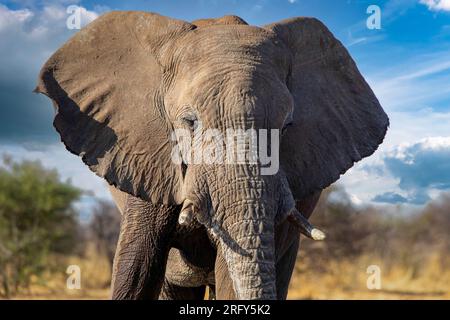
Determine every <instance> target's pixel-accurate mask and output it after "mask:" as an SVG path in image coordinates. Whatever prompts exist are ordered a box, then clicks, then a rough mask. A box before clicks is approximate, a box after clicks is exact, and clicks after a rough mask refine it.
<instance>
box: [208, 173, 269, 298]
mask: <svg viewBox="0 0 450 320" xmlns="http://www.w3.org/2000/svg"><path fill="white" fill-rule="evenodd" d="M266 178H267V177H266ZM270 180H271V178H268V179H263V178H262V177H258V176H256V177H255V176H252V177H250V178H249V177H241V178H239V177H234V178H231V179H230V177H229V176H228V175H227V176H226V177H222V179H221V183H220V185H221V186H222V187H219V188H218V189H217V190H216V192H213V193H212V198H211V200H212V205H213V207H214V208H215V215H214V218H215V219H214V220H213V221H212V222H211V223H212V228H213V232H215V233H216V234H217V236H218V238H219V243H220V250H221V254H222V256H223V258H224V260H225V262H226V265H227V269H228V271H229V274H230V277H231V280H232V282H233V288H234V291H235V294H236V298H238V299H252V300H253V299H276V298H277V295H276V286H275V282H276V275H275V252H274V251H275V248H274V222H275V221H274V213H275V211H276V207H275V201H273V199H274V198H276V196H274V195H275V193H273V190H271V191H270V190H269V189H270V188H269V187H268V183H270ZM269 193H272V195H271V196H270V195H269Z"/></svg>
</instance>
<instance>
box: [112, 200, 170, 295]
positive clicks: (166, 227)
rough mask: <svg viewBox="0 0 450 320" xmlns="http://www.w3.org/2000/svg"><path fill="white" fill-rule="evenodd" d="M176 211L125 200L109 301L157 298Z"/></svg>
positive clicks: (167, 207) (139, 201) (138, 201)
mask: <svg viewBox="0 0 450 320" xmlns="http://www.w3.org/2000/svg"><path fill="white" fill-rule="evenodd" d="M177 212H178V211H177V207H172V206H162V205H152V204H150V203H148V202H145V201H142V200H140V199H138V198H134V197H131V196H129V197H128V199H127V203H126V206H125V209H124V210H123V214H122V222H121V226H120V237H119V241H118V244H117V249H116V255H115V258H114V267H113V279H112V298H113V299H157V298H158V296H159V293H160V290H161V286H162V284H163V281H164V273H165V268H166V262H167V256H168V253H169V249H170V245H171V243H170V241H171V238H172V235H173V231H174V229H175V225H176V221H177Z"/></svg>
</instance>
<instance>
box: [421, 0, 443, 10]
mask: <svg viewBox="0 0 450 320" xmlns="http://www.w3.org/2000/svg"><path fill="white" fill-rule="evenodd" d="M420 3H422V4H424V5H426V6H427V7H428V9H429V10H432V11H441V10H442V11H450V0H420Z"/></svg>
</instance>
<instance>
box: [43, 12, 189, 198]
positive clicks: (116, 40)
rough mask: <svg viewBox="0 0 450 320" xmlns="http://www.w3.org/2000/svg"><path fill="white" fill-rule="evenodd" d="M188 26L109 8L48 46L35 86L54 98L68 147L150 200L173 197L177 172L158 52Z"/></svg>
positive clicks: (99, 171)
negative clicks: (50, 48)
mask: <svg viewBox="0 0 450 320" xmlns="http://www.w3.org/2000/svg"><path fill="white" fill-rule="evenodd" d="M193 28H195V27H194V26H192V25H191V24H189V23H186V22H182V21H178V20H173V19H169V18H166V17H163V16H160V15H157V14H152V13H145V12H111V13H108V14H106V15H103V16H101V17H99V18H98V19H96V20H95V21H94V22H92V23H91V24H89V25H88V26H87V27H86V28H84V29H82V30H81V31H79V32H78V33H77V34H76V35H75V36H74V37H73V38H71V39H70V40H69V41H68V42H67V43H66V44H64V46H62V47H61V48H60V49H59V50H58V51H57V52H56V53H55V54H53V56H52V57H51V58H50V59H49V60H48V61H47V62H46V64H45V65H44V66H43V68H42V70H41V73H40V78H39V83H38V86H37V88H36V91H37V92H40V93H43V94H45V95H47V96H48V97H50V98H51V99H52V100H53V102H54V105H55V107H56V109H57V114H56V116H55V119H54V126H55V128H56V129H57V131H58V132H59V134H60V135H61V140H62V141H63V142H64V144H65V145H66V148H67V149H68V150H69V151H71V152H72V153H74V154H76V155H79V156H81V157H82V159H83V162H84V163H85V164H86V165H88V166H89V168H90V169H91V170H92V171H94V172H95V173H96V174H97V175H99V176H100V177H103V178H105V179H106V180H107V181H108V182H109V183H110V184H111V185H114V186H116V187H117V188H119V189H120V190H122V191H124V192H127V193H129V194H132V195H134V196H136V197H140V198H142V199H144V200H147V201H151V202H153V203H164V204H173V203H177V202H179V201H180V199H179V197H180V190H181V188H180V184H181V179H182V175H181V171H180V168H179V167H178V166H177V165H175V164H174V163H173V162H172V161H171V151H172V143H171V140H170V130H171V127H170V124H169V123H168V121H167V120H166V116H165V112H164V106H163V104H162V96H161V94H162V90H163V78H164V76H163V71H162V68H161V65H160V64H159V62H158V59H157V57H158V56H162V55H163V54H164V52H166V51H170V49H167V48H168V47H170V46H171V45H173V43H174V41H176V39H177V37H180V36H182V35H183V34H185V33H186V32H189V30H191V29H193Z"/></svg>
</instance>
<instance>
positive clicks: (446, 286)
mask: <svg viewBox="0 0 450 320" xmlns="http://www.w3.org/2000/svg"><path fill="white" fill-rule="evenodd" d="M302 256H303V255H301V257H300V260H302V261H300V260H299V261H298V263H297V266H296V270H295V272H294V275H293V278H292V281H291V285H290V289H289V296H288V298H289V299H450V268H448V265H449V264H448V263H443V261H442V259H441V258H440V257H439V256H433V257H432V258H430V259H429V260H428V261H421V262H420V264H416V265H413V266H411V267H408V268H406V267H404V266H400V265H398V264H392V263H391V264H390V265H387V264H386V263H383V261H382V260H381V259H376V258H373V257H370V256H361V257H359V258H357V259H352V260H351V261H350V260H340V261H338V260H331V261H326V260H324V261H320V262H317V261H316V262H315V264H316V265H320V266H326V267H325V268H323V269H322V268H321V269H320V270H318V268H314V266H313V263H311V262H307V261H305V258H303V257H302ZM57 260H59V259H58V258H56V260H55V262H56V263H58V264H60V265H61V266H64V267H62V268H61V272H57V273H53V274H47V275H46V276H45V278H44V279H43V280H40V281H38V280H37V279H35V281H34V283H33V285H32V287H31V289H30V291H29V292H28V293H23V294H21V295H20V296H17V297H15V299H54V300H58V299H108V298H109V293H110V291H109V281H110V272H111V270H110V266H109V263H108V262H107V260H106V259H104V258H102V257H99V256H98V255H96V254H95V253H92V252H91V253H89V254H88V255H87V257H86V258H83V259H80V258H77V257H70V258H61V260H60V261H57ZM446 262H448V261H446ZM70 264H76V265H79V266H80V268H81V270H82V282H81V289H80V290H69V289H66V279H67V275H66V274H65V268H66V267H67V266H68V265H70ZM369 265H378V266H379V267H380V268H381V279H382V281H381V286H382V288H381V290H369V289H367V286H366V281H367V277H368V274H367V273H366V269H367V267H368V266H369Z"/></svg>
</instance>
